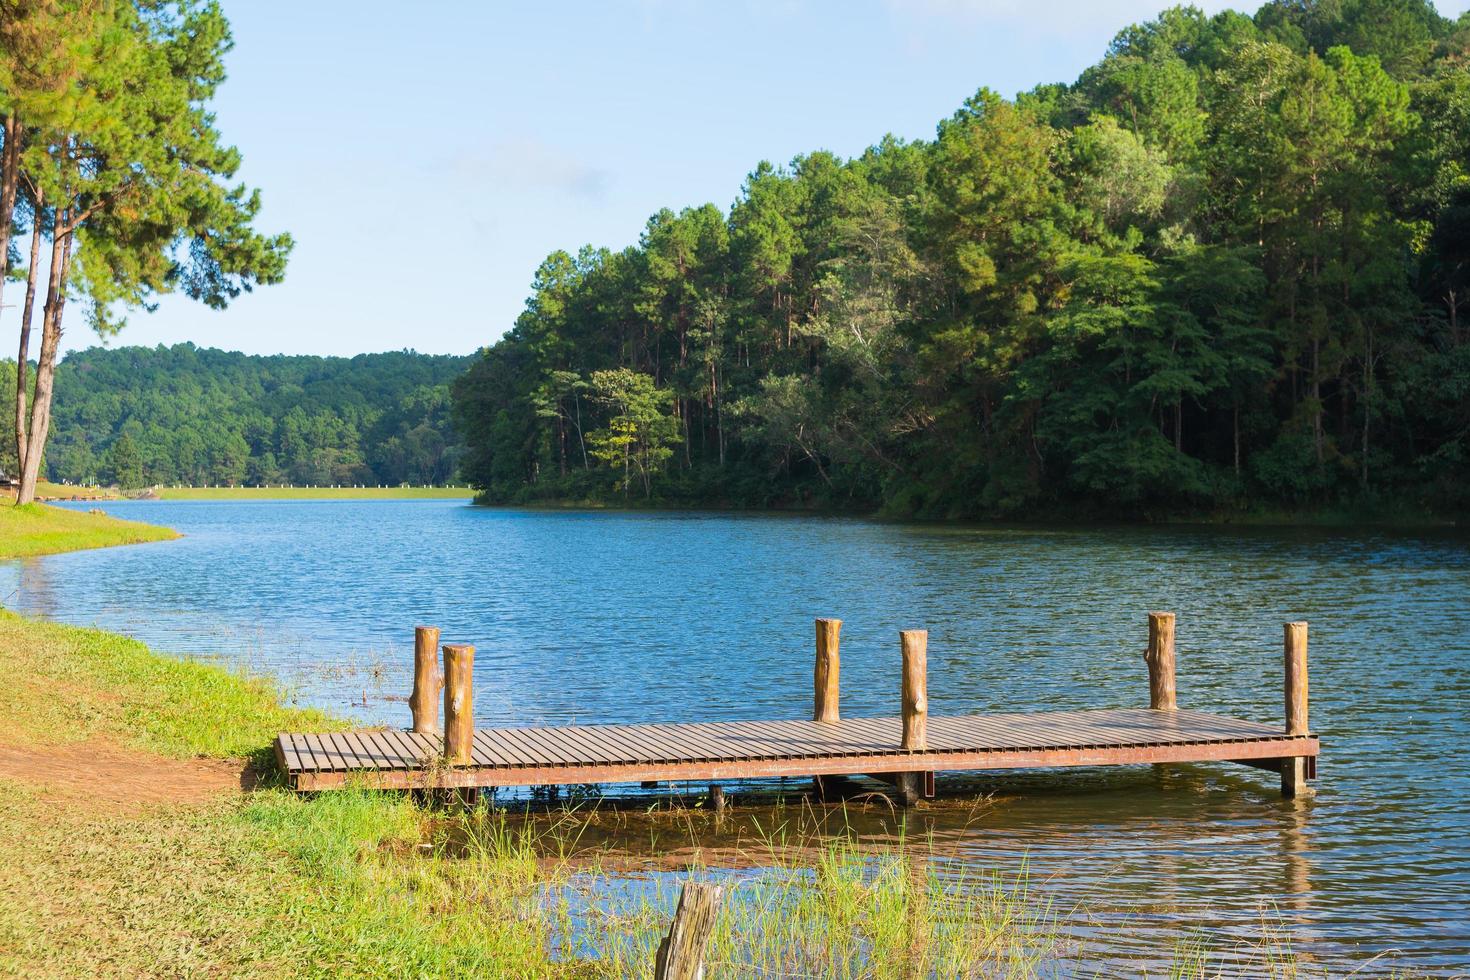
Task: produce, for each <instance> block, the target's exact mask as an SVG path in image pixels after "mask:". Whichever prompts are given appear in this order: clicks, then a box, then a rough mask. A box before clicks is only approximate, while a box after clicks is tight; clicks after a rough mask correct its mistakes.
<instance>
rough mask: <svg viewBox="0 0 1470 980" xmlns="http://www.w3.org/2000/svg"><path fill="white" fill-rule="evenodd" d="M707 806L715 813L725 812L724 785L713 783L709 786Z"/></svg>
mask: <svg viewBox="0 0 1470 980" xmlns="http://www.w3.org/2000/svg"><path fill="white" fill-rule="evenodd" d="M709 808H710V809H711V810H713V811H714V812H716V813H724V812H725V787H723V786H721V785H720V784H719V783H715V784H713V785H711V786H710V788H709Z"/></svg>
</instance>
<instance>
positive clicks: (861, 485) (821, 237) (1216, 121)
mask: <svg viewBox="0 0 1470 980" xmlns="http://www.w3.org/2000/svg"><path fill="white" fill-rule="evenodd" d="M1467 53H1470V15H1467V16H1466V17H1462V18H1461V19H1460V21H1459V22H1458V23H1452V22H1450V21H1448V20H1446V19H1444V18H1442V17H1440V16H1439V15H1438V14H1437V13H1435V11H1434V8H1433V7H1432V5H1431V4H1430V3H1428V2H1427V0H1340V2H1338V0H1333V2H1326V0H1322V2H1312V0H1304V2H1302V0H1299V2H1276V3H1271V4H1268V5H1267V6H1265V7H1263V8H1262V9H1261V10H1260V11H1259V12H1258V13H1257V14H1256V15H1255V16H1254V17H1250V16H1246V15H1244V14H1240V13H1234V12H1225V13H1221V14H1219V15H1217V16H1214V17H1206V16H1205V15H1203V14H1202V13H1200V12H1199V11H1197V10H1194V9H1191V8H1175V9H1172V10H1169V11H1166V12H1165V13H1163V14H1162V15H1160V17H1159V18H1158V19H1157V20H1155V21H1152V22H1150V23H1147V24H1143V25H1136V26H1132V27H1129V28H1127V29H1125V30H1124V31H1122V32H1121V33H1119V34H1118V36H1117V37H1116V39H1115V40H1114V42H1113V44H1112V45H1111V47H1110V48H1109V50H1108V51H1107V53H1106V55H1105V56H1104V57H1103V59H1102V60H1101V61H1100V62H1099V63H1098V64H1096V65H1095V66H1093V67H1092V68H1089V69H1088V70H1087V71H1085V72H1084V73H1083V74H1082V76H1081V77H1080V78H1079V79H1078V80H1077V81H1076V82H1075V83H1073V84H1070V85H1060V84H1058V85H1043V86H1040V87H1038V88H1036V89H1035V90H1033V91H1031V92H1028V93H1024V94H1022V95H1021V96H1019V97H1018V98H1016V99H1015V100H1014V101H1007V100H1004V99H1002V98H1000V97H999V96H997V95H995V94H994V93H992V92H990V91H987V90H983V89H982V90H981V91H980V92H979V93H978V94H976V95H975V96H974V97H973V98H971V99H969V100H968V101H966V102H965V104H964V105H963V106H962V107H961V108H960V109H959V111H957V112H956V113H955V114H954V115H953V116H952V117H951V118H949V119H946V120H944V121H943V122H941V123H940V125H939V127H938V132H937V136H936V138H935V139H934V140H932V141H924V142H915V143H907V142H903V141H900V140H897V139H894V138H892V137H889V138H885V139H884V140H882V141H881V142H880V143H878V144H877V145H876V146H874V147H872V148H871V149H870V150H868V151H867V152H865V153H863V154H862V155H861V156H859V157H857V158H855V159H851V160H845V161H844V160H841V159H838V158H836V157H835V156H833V155H832V154H830V153H826V152H816V153H812V154H809V155H806V156H801V157H798V158H797V159H795V160H794V161H792V163H791V164H790V166H789V167H784V168H782V167H773V166H771V165H770V164H768V163H762V164H760V166H758V167H757V168H756V170H755V171H754V172H752V173H751V174H750V176H749V178H748V179H747V181H746V183H745V185H744V187H743V188H742V190H741V193H740V195H739V197H738V199H737V200H736V201H735V203H734V205H733V206H732V208H731V209H730V211H729V212H728V213H723V212H721V211H720V210H719V209H718V208H716V207H715V206H714V205H704V206H702V207H697V208H688V209H686V210H683V211H681V212H678V213H674V212H673V211H668V210H665V211H661V212H659V213H658V214H656V215H654V217H653V218H652V219H650V221H649V223H648V225H647V227H646V229H645V230H644V232H643V235H642V237H641V239H640V241H639V243H638V244H637V245H636V246H633V247H629V248H627V249H624V250H623V251H620V252H614V251H609V250H606V249H594V248H591V247H587V248H583V249H582V250H581V251H580V252H578V254H576V255H575V256H573V255H570V254H568V253H565V252H556V253H553V254H552V255H551V256H549V257H548V258H547V259H546V261H545V262H544V263H543V264H542V266H541V268H540V269H539V270H538V272H537V274H536V277H535V281H534V295H533V296H532V297H531V299H530V300H529V301H528V303H527V305H526V309H525V312H524V313H523V314H522V315H521V316H520V317H519V319H518V320H517V322H516V324H515V327H514V329H513V330H511V331H510V332H509V333H508V334H507V335H506V336H505V337H504V338H503V339H502V340H500V341H499V342H498V343H496V344H494V345H493V346H492V347H490V348H488V349H487V350H485V351H484V352H483V354H482V356H481V357H480V359H479V360H478V361H477V362H476V363H475V364H474V366H473V367H472V369H471V370H470V372H469V373H468V374H467V376H466V377H465V378H464V379H463V380H461V381H460V382H458V383H457V385H456V388H455V396H456V397H455V401H456V406H455V407H456V413H457V417H458V419H459V421H460V424H461V429H462V431H463V433H464V436H465V441H466V445H467V451H466V457H465V464H464V472H465V475H466V476H467V477H468V478H469V479H470V480H471V482H473V483H474V484H475V485H477V486H478V487H480V488H482V490H483V491H484V493H485V496H486V497H487V498H488V499H491V500H528V499H537V498H576V499H598V498H601V499H621V498H622V497H624V496H628V497H638V498H650V499H655V500H663V501H668V502H685V501H687V502H717V503H733V504H746V505H768V504H806V503H816V504H826V505H837V506H857V507H874V506H878V507H883V508H886V509H888V510H890V511H893V512H899V513H914V514H929V515H986V514H1005V513H1012V514H1014V513H1044V512H1052V513H1056V512H1062V511H1066V512H1074V513H1077V512H1094V513H1095V512H1103V511H1108V512H1129V513H1159V512H1168V511H1180V510H1189V511H1198V510H1205V509H1216V508H1236V507H1241V506H1268V507H1272V508H1275V507H1324V506H1337V505H1344V504H1350V505H1355V506H1367V507H1372V506H1377V505H1381V504H1383V503H1385V502H1388V501H1392V502H1393V503H1394V504H1395V505H1400V504H1402V505H1408V506H1415V507H1430V508H1440V509H1458V508H1462V507H1464V506H1465V504H1466V502H1467V497H1470V495H1467V489H1466V488H1467V487H1470V398H1467V397H1466V396H1467V393H1470V345H1467V344H1466V339H1467V337H1466V331H1465V324H1464V322H1463V321H1464V311H1465V308H1466V306H1467V303H1470V221H1467V219H1470V173H1467V166H1470V72H1467V68H1466V66H1467ZM640 377H641V379H642V380H637V379H638V378H640ZM630 394H631V395H633V396H636V397H630Z"/></svg>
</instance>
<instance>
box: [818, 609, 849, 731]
mask: <svg viewBox="0 0 1470 980" xmlns="http://www.w3.org/2000/svg"><path fill="white" fill-rule="evenodd" d="M841 637H842V620H840V619H819V620H817V666H816V671H815V674H814V677H813V686H814V688H815V692H814V695H813V700H812V720H813V721H826V722H834V721H838V720H840V719H841V714H840V713H839V711H838V707H837V699H838V690H839V686H838V681H839V675H840V673H841V667H842V663H841V658H839V657H838V655H837V648H838V645H839V642H840V640H841Z"/></svg>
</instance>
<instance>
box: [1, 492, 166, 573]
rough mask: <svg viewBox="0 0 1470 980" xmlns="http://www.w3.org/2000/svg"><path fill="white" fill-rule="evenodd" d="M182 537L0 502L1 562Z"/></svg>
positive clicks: (52, 509)
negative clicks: (7, 559)
mask: <svg viewBox="0 0 1470 980" xmlns="http://www.w3.org/2000/svg"><path fill="white" fill-rule="evenodd" d="M178 536H179V534H178V532H177V531H174V530H173V529H171V528H166V527H158V526H156V525H153V524H142V523H139V522H137V521H124V520H119V519H118V518H116V517H109V516H107V515H106V514H91V513H85V512H83V511H79V510H68V509H66V508H63V507H51V506H48V505H46V504H27V505H25V506H24V507H16V506H13V505H9V504H6V503H3V502H0V560H3V559H6V558H27V557H30V556H32V555H50V554H57V553H59V552H63V551H80V550H82V549H85V548H107V547H111V546H112V545H118V544H139V543H142V542H144V541H166V540H168V539H170V538H176V537H178Z"/></svg>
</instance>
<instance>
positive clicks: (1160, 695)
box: [1143, 612, 1179, 711]
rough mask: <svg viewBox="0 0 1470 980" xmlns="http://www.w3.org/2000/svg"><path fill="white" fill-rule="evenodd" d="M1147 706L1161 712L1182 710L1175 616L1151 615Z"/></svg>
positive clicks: (1163, 613) (1162, 613)
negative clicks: (1178, 694) (1176, 694)
mask: <svg viewBox="0 0 1470 980" xmlns="http://www.w3.org/2000/svg"><path fill="white" fill-rule="evenodd" d="M1143 659H1144V660H1146V661H1148V706H1149V707H1150V708H1157V709H1159V710H1161V711H1174V710H1177V709H1178V707H1179V704H1178V702H1177V701H1176V700H1175V698H1174V614H1173V613H1171V612H1151V613H1149V614H1148V652H1147V653H1145V654H1144V655H1143Z"/></svg>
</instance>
